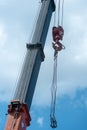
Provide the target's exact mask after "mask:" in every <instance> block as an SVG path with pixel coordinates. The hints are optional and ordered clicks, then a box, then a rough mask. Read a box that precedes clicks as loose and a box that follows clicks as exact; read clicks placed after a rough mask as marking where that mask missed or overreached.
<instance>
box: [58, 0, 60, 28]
mask: <svg viewBox="0 0 87 130" xmlns="http://www.w3.org/2000/svg"><path fill="white" fill-rule="evenodd" d="M59 24H60V0H59V2H58V26H59Z"/></svg>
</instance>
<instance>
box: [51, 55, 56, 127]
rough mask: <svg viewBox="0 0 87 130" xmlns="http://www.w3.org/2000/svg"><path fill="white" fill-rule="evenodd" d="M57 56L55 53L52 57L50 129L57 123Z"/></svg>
mask: <svg viewBox="0 0 87 130" xmlns="http://www.w3.org/2000/svg"><path fill="white" fill-rule="evenodd" d="M57 55H58V53H55V55H54V65H53V80H52V86H51V95H52V99H51V112H50V121H51V127H52V128H56V127H57V121H56V118H55V106H56V92H57Z"/></svg>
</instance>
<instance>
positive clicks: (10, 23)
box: [0, 0, 87, 130]
mask: <svg viewBox="0 0 87 130" xmlns="http://www.w3.org/2000/svg"><path fill="white" fill-rule="evenodd" d="M39 5H40V0H32V1H30V0H25V1H24V0H0V85H1V87H0V124H1V125H0V129H1V130H3V129H4V125H5V120H6V115H5V113H6V111H7V104H8V102H9V101H10V100H11V99H12V97H13V94H14V91H15V88H16V84H17V80H18V76H19V74H20V71H21V66H22V64H23V60H24V56H25V52H26V43H27V42H29V41H30V37H31V32H32V30H33V29H34V21H35V19H36V15H37V11H38V6H39ZM86 14H87V1H86V0H83V1H82V0H65V5H64V30H65V35H64V39H63V44H64V45H65V47H66V49H65V50H64V51H61V52H60V54H59V57H58V91H57V103H56V117H57V120H58V126H59V127H58V128H57V129H59V130H64V129H65V130H67V129H70V130H73V129H74V130H86V129H87V79H86V77H87V69H86V66H87V23H86V21H87V15H86ZM52 26H53V17H52V20H51V24H50V28H49V33H48V36H47V40H46V45H45V50H44V52H45V57H46V58H45V61H44V63H42V66H41V69H40V73H39V77H38V81H37V85H36V90H35V94H34V99H33V102H32V107H31V116H32V122H31V126H30V127H29V129H30V130H32V129H42V130H43V129H46V130H48V129H51V128H50V126H49V124H50V122H49V112H50V98H51V97H50V87H51V82H52V72H53V49H52V47H51V43H52V38H51V29H52ZM48 50H49V51H48ZM49 74H50V76H49Z"/></svg>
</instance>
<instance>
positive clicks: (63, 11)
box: [61, 0, 64, 27]
mask: <svg viewBox="0 0 87 130" xmlns="http://www.w3.org/2000/svg"><path fill="white" fill-rule="evenodd" d="M63 18H64V0H62V16H61V25H62V27H63Z"/></svg>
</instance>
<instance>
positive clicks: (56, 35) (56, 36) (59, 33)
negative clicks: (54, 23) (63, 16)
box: [52, 26, 64, 42]
mask: <svg viewBox="0 0 87 130" xmlns="http://www.w3.org/2000/svg"><path fill="white" fill-rule="evenodd" d="M52 35H53V41H54V42H57V41H59V40H62V39H63V35H64V30H63V28H62V26H58V27H53V29H52Z"/></svg>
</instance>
